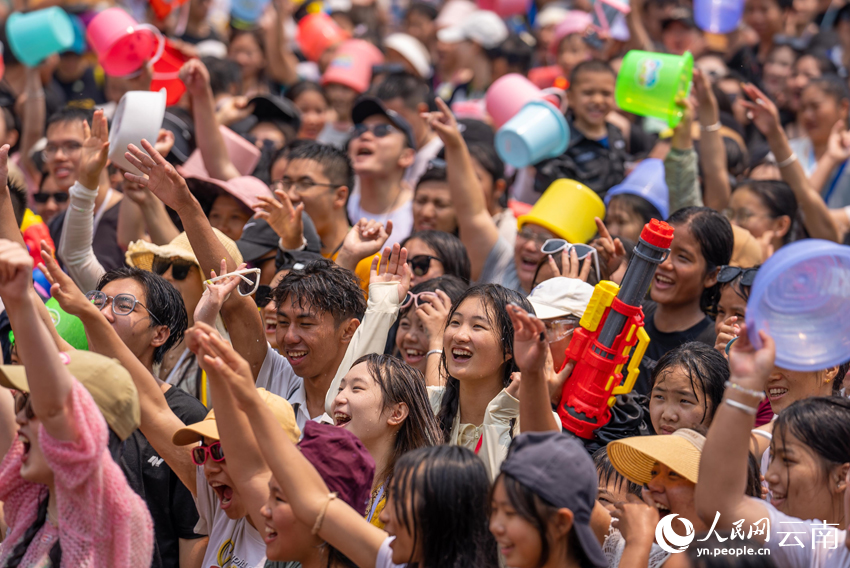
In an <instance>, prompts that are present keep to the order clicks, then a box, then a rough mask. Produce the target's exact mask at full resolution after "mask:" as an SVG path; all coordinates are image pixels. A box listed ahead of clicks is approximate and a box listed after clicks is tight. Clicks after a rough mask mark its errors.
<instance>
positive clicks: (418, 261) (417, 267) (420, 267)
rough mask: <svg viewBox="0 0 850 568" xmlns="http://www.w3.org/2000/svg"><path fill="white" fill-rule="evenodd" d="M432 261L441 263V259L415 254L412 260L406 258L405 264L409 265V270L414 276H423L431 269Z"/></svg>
mask: <svg viewBox="0 0 850 568" xmlns="http://www.w3.org/2000/svg"><path fill="white" fill-rule="evenodd" d="M432 260H436V261H438V262H443V259H441V258H437V257H436V256H431V255H428V254H417V255H416V256H414V257H412V258H408V259H407V264H409V265H410V269H411V270H412V271H413V275H414V276H425V275H426V274H428V269H429V268H431V261H432Z"/></svg>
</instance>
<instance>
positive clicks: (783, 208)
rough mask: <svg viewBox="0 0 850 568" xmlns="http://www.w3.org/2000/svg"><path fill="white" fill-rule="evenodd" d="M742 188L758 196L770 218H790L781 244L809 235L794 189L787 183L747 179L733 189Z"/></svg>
mask: <svg viewBox="0 0 850 568" xmlns="http://www.w3.org/2000/svg"><path fill="white" fill-rule="evenodd" d="M742 188H744V189H747V190H748V191H749V192H750V193H752V194H753V195H755V196H756V197H757V198H758V200H759V201H760V202H761V204H762V205H764V207H765V208H766V209H767V210H768V212H769V213H768V215H769V216H770V218H771V219H779V218H780V217H788V218H789V219H790V220H791V225H790V226H789V227H788V232H787V233H785V234H784V235H783V236H782V244H783V245H787V244H788V243H793V242H794V241H799V240H800V239H805V238H807V237H808V236H809V235H808V233H806V229H805V228H804V226H803V216H802V214H801V213H800V208H799V206H798V204H797V198H796V197H795V196H794V190H792V189H791V186H789V185H788V184H787V183H785V182H784V181H780V180H773V179H764V180H753V179H748V180H744V181H742V182H741V183H740V184H738V187H737V188H736V189H735V191H739V190H740V189H742Z"/></svg>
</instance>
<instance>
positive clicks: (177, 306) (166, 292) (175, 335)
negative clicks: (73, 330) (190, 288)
mask: <svg viewBox="0 0 850 568" xmlns="http://www.w3.org/2000/svg"><path fill="white" fill-rule="evenodd" d="M116 280H135V281H136V282H138V283H139V284H140V285H141V286H142V288H143V289H144V290H145V297H144V299H142V298H136V299H137V300H138V301H140V302H141V301H144V304H145V307H146V308H147V309H148V311H150V313H151V315H153V318H151V320H150V326H151V327H156V326H157V325H160V324H162V325H164V326H166V327H167V328H168V332H169V334H168V339H166V340H165V343H163V344H162V345H160V346H159V347H157V348H156V349H154V351H153V362H154V363H162V358H163V357H165V354H166V353H168V351H170V350H171V348H172V347H174V346H175V345H177V344H178V343H180V342H181V341H182V340H183V334H184V333H186V328H187V327H188V326H189V316H188V315H187V314H186V305H185V304H184V303H183V297H182V296H181V295H180V292H178V291H177V288H175V287H174V286H173V285H172V284H171V283H170V282H169V281H168V280H166V279H165V278H163V277H162V276H160V275H159V274H157V273H155V272H150V271H148V270H141V269H139V268H133V267H130V266H122V267H120V268H116V269H114V270H110V271H109V272H107V273H106V274H104V275H103V276H101V277H100V280H99V281H98V283H97V290H103V288H104V286H106V285H107V284H109V283H110V282H115V281H116ZM154 318H156V321H154ZM157 322H159V323H157Z"/></svg>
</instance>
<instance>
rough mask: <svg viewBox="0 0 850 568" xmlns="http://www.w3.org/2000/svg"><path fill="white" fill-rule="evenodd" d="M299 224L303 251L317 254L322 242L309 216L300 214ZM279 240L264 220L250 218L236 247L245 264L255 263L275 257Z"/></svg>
mask: <svg viewBox="0 0 850 568" xmlns="http://www.w3.org/2000/svg"><path fill="white" fill-rule="evenodd" d="M301 224H302V226H303V231H304V238H305V239H307V247H306V249H305V250H307V251H312V252H316V253H318V252H319V251H320V250H321V248H322V242H321V240H320V239H319V234H318V233H317V232H316V226H315V225H314V224H313V220H312V219H310V216H309V215H307V214H306V213H303V212H302V213H301ZM279 240H280V237H278V235H277V233H275V232H274V229H272V227H271V225H269V224H268V222H267V221H266V220H265V219H257V218H252V219H250V220H249V221H248V222H247V223H245V226H244V227H243V228H242V236H241V237H239V240H238V241H236V246H237V247H238V248H239V252H240V253H241V254H242V259H243V260H244V261H245V262H256V261H258V260H260V259H261V258H266V257H269V256H273V255H275V254H276V253H277V244H278V241H279Z"/></svg>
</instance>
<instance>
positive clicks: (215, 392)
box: [186, 323, 271, 527]
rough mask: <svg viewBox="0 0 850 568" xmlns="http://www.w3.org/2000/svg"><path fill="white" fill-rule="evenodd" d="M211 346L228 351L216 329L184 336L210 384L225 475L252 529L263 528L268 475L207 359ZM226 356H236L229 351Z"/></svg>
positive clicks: (200, 327)
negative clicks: (231, 480) (239, 499)
mask: <svg viewBox="0 0 850 568" xmlns="http://www.w3.org/2000/svg"><path fill="white" fill-rule="evenodd" d="M210 342H214V343H215V345H217V346H220V345H222V344H226V345H227V346H228V347H230V345H229V344H228V343H227V342H226V341H224V340H223V339H222V338H221V336H220V335H219V334H218V332H217V331H216V330H215V328H212V327H210V326H208V325H206V324H204V323H197V324H196V325H195V326H194V327H193V328H192V329H190V330H189V331H188V332H186V344H187V345H188V347H189V349H191V350H192V352H194V353H195V354H196V355H197V356H198V364H199V365H200V366H201V368H202V369H203V370H204V371H206V373H207V377H208V378H209V381H210V393H211V396H212V398H213V400H215V421H216V425H217V426H218V435H219V438H220V440H221V445H222V448H223V449H224V455H225V456H227V466H228V468H227V469H228V474H229V475H230V477H231V478H232V479H233V483H234V484H235V485H236V488H237V490H238V491H239V496H240V498H241V499H242V500H244V502H245V507H246V510H247V511H248V516H249V517H250V519H251V521H252V522H253V524H254V526H255V527H261V526H263V525H264V524H265V520H264V519H263V517H262V515H260V509H262V508H263V506H264V505H265V503H266V501H267V500H268V496H269V478H270V477H271V473H270V471H269V468H268V466H267V465H266V462H265V460H264V459H263V454H262V453H261V452H260V444H259V443H258V441H257V438H255V437H254V434H253V432H252V431H251V425H250V424H249V422H248V417H247V416H246V415H245V412H243V411H242V410H241V409H239V408H238V407H237V406H236V401H235V400H233V397H232V396H230V392H229V388H228V386H227V384H226V383H227V381H228V377H227V376H226V375H225V374H223V373H222V372H221V370H220V368H219V367H218V366H217V365H215V364H213V357H210V354H211V353H213V354H215V353H218V351H211V350H210V348H209V345H210ZM229 353H233V354H234V355H235V354H236V352H235V351H232V349H231V351H230V352H229ZM237 356H238V355H237ZM238 363H239V368H240V371H241V372H244V373H245V374H246V375H248V376H249V377H251V374H250V373H251V371H250V368H249V366H248V363H247V361H245V359H243V358H242V357H239V359H238ZM251 387H252V388H254V390H255V391H256V388H255V387H254V386H253V377H252V385H251ZM261 404H262V406H264V407H265V406H266V405H265V404H263V403H261ZM260 439H261V440H263V443H264V444H265V443H268V442H269V440H268V439H267V438H260Z"/></svg>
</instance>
